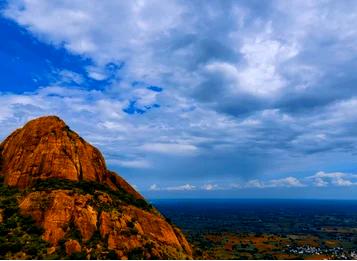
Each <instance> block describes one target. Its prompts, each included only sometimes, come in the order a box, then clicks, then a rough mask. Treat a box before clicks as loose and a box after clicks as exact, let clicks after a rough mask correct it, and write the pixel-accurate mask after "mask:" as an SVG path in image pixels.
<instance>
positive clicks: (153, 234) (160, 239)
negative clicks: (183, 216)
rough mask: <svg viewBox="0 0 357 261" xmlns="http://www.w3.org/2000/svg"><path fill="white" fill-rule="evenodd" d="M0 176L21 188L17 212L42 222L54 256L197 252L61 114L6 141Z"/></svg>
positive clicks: (186, 254) (179, 256) (176, 255)
mask: <svg viewBox="0 0 357 261" xmlns="http://www.w3.org/2000/svg"><path fill="white" fill-rule="evenodd" d="M0 176H2V177H3V180H4V184H5V185H7V186H9V187H16V188H18V189H19V192H18V194H16V195H18V196H17V200H18V207H19V213H20V214H21V215H22V216H31V217H32V218H33V219H34V221H35V222H36V224H37V225H38V226H40V227H41V228H43V234H42V238H43V239H44V240H45V241H46V242H48V244H49V245H48V249H47V253H48V254H50V255H51V256H52V257H53V255H54V254H55V253H59V257H61V258H62V257H63V256H61V254H62V255H63V253H65V254H66V255H67V256H72V257H73V255H77V256H76V257H77V258H78V257H82V258H90V259H96V258H101V259H102V258H121V259H126V258H135V259H137V258H150V259H154V258H161V259H162V258H164V259H186V258H192V251H191V248H190V245H189V244H188V242H187V241H186V239H185V237H184V236H183V234H182V232H181V231H180V230H179V229H178V228H176V227H175V226H174V225H172V224H169V223H168V222H167V221H166V219H165V218H164V217H163V216H162V215H161V214H160V213H159V212H158V211H157V210H156V209H155V208H153V207H152V206H151V205H149V204H148V203H147V202H146V201H145V200H144V199H143V197H142V196H141V195H140V194H139V193H138V192H137V191H135V189H134V188H133V187H131V186H130V185H129V184H128V183H127V182H126V181H125V180H124V179H122V178H121V177H120V176H118V175H117V174H116V173H114V172H111V171H109V170H107V168H106V165H105V161H104V158H103V156H102V154H101V153H100V152H99V150H97V149H96V148H95V147H93V146H91V145H90V144H88V143H87V142H86V141H84V140H83V139H82V138H81V137H79V136H78V134H76V133H75V132H73V131H71V130H70V129H69V127H68V126H67V125H66V124H65V123H64V122H63V121H62V120H61V119H59V118H58V117H55V116H48V117H42V118H39V119H35V120H32V121H30V122H29V123H27V124H26V125H25V126H24V127H23V128H21V129H18V130H16V131H15V132H14V133H12V134H11V135H10V136H9V137H8V138H7V139H6V140H5V141H4V142H3V143H1V145H0ZM1 212H2V209H0V213H1ZM2 219H3V218H2ZM78 255H79V256H78ZM24 257H26V255H25V256H24ZM43 257H46V256H43Z"/></svg>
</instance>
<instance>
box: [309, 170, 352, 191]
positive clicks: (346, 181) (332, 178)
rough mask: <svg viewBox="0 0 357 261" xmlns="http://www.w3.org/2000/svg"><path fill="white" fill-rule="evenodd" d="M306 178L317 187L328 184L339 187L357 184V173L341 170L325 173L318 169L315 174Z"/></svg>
mask: <svg viewBox="0 0 357 261" xmlns="http://www.w3.org/2000/svg"><path fill="white" fill-rule="evenodd" d="M307 179H309V180H312V182H313V183H314V185H315V186H317V187H326V186H328V185H333V186H341V187H345V186H356V185H357V175H354V174H349V173H343V172H327V173H326V172H324V171H319V172H317V173H316V174H315V175H313V176H309V177H307Z"/></svg>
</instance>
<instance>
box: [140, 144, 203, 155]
mask: <svg viewBox="0 0 357 261" xmlns="http://www.w3.org/2000/svg"><path fill="white" fill-rule="evenodd" d="M140 149H142V150H144V151H148V152H155V153H162V154H169V155H170V154H173V155H192V154H195V153H197V150H198V149H197V147H196V146H194V145H191V144H180V143H146V144H144V145H142V146H141V147H140Z"/></svg>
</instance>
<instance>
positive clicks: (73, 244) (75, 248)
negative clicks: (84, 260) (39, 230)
mask: <svg viewBox="0 0 357 261" xmlns="http://www.w3.org/2000/svg"><path fill="white" fill-rule="evenodd" d="M65 248H66V254H67V255H69V256H70V255H72V254H73V253H78V252H81V251H82V248H81V245H80V244H79V243H78V241H77V240H72V239H70V240H68V241H67V242H66V243H65Z"/></svg>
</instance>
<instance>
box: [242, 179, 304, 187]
mask: <svg viewBox="0 0 357 261" xmlns="http://www.w3.org/2000/svg"><path fill="white" fill-rule="evenodd" d="M304 186H305V185H304V184H303V183H302V182H301V181H300V180H298V179H297V178H295V177H286V178H282V179H272V180H268V181H261V180H258V179H254V180H250V181H248V182H247V183H246V184H245V187H246V188H276V187H304Z"/></svg>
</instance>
